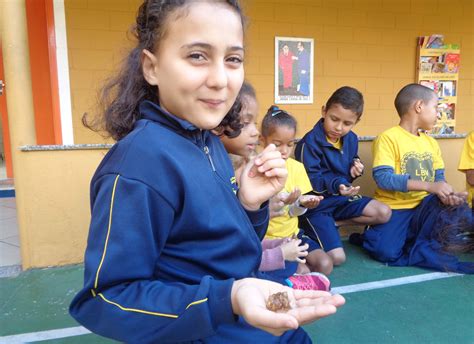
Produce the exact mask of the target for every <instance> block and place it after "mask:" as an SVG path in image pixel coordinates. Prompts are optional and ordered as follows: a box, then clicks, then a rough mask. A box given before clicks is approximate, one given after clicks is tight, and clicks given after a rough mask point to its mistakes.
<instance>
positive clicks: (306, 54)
mask: <svg viewBox="0 0 474 344" xmlns="http://www.w3.org/2000/svg"><path fill="white" fill-rule="evenodd" d="M313 50H314V40H313V39H311V38H299V37H275V104H312V103H313V60H314V53H313Z"/></svg>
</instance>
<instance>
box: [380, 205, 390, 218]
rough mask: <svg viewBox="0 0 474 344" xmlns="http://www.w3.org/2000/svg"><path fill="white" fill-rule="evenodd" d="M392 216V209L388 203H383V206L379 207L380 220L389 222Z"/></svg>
mask: <svg viewBox="0 0 474 344" xmlns="http://www.w3.org/2000/svg"><path fill="white" fill-rule="evenodd" d="M391 217H392V209H390V207H389V206H388V205H386V204H383V203H382V206H381V207H380V208H379V221H380V223H387V222H388V221H389V220H390V218H391Z"/></svg>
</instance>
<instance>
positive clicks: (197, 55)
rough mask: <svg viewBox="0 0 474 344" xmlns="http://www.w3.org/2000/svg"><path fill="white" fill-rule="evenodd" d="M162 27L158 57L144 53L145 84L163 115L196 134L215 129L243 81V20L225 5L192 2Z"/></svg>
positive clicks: (154, 54) (156, 54)
mask: <svg viewBox="0 0 474 344" xmlns="http://www.w3.org/2000/svg"><path fill="white" fill-rule="evenodd" d="M178 11H179V10H178ZM176 14H179V15H176ZM166 25H167V27H166V29H165V34H164V36H163V38H162V39H161V41H160V42H159V44H158V47H157V51H156V52H154V53H151V52H149V51H147V50H144V51H143V58H142V67H143V73H144V76H145V79H146V80H147V82H148V83H149V84H151V85H157V86H158V89H159V99H160V105H161V107H162V108H163V109H165V110H166V111H168V112H169V113H171V114H173V115H175V116H177V117H179V118H182V119H185V120H187V121H189V122H191V123H192V124H194V125H195V126H197V127H198V128H201V129H212V128H215V127H217V126H218V125H219V123H220V122H221V121H222V119H223V118H224V116H225V115H226V113H227V112H228V111H229V109H230V108H231V106H232V104H233V103H234V101H235V99H236V97H237V94H238V92H239V90H240V87H241V86H242V82H243V79H244V67H243V58H244V49H243V29H242V23H241V18H240V16H239V14H238V13H237V12H235V11H234V10H233V9H232V8H231V7H229V6H228V5H226V4H223V3H217V2H191V3H190V5H189V6H188V7H187V9H186V11H185V12H178V13H176V12H175V13H171V14H170V15H169V16H168V18H167V24H166Z"/></svg>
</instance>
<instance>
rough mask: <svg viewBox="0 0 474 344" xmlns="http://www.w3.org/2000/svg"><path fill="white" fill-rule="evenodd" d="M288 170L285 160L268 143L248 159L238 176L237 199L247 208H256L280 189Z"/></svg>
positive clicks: (273, 146)
mask: <svg viewBox="0 0 474 344" xmlns="http://www.w3.org/2000/svg"><path fill="white" fill-rule="evenodd" d="M287 176H288V171H287V170H286V165H285V160H283V159H282V158H281V154H280V152H279V151H277V150H276V147H275V145H274V144H270V145H268V146H267V147H265V149H264V150H263V151H262V152H261V153H260V154H258V155H257V156H256V157H255V159H252V160H250V161H249V163H248V164H247V166H246V167H245V169H244V171H243V173H242V176H241V177H240V183H241V185H240V190H239V199H240V202H241V203H242V205H243V206H244V208H246V209H247V210H257V209H259V208H260V205H261V204H262V203H263V202H265V201H267V200H268V199H270V197H272V196H274V195H275V194H276V193H278V192H279V191H281V190H282V189H283V187H284V186H285V182H286V177H287Z"/></svg>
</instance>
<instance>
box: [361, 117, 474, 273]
mask: <svg viewBox="0 0 474 344" xmlns="http://www.w3.org/2000/svg"><path fill="white" fill-rule="evenodd" d="M373 156H374V164H373V175H374V179H375V182H376V183H377V188H376V191H375V199H377V200H378V201H381V202H384V203H386V204H387V205H388V206H390V208H391V209H392V216H391V218H390V221H388V222H387V223H384V224H380V225H374V226H370V227H369V229H367V230H366V231H365V233H364V235H363V239H364V242H363V246H364V248H365V249H366V250H367V251H369V252H370V254H371V255H372V256H373V257H374V258H376V259H377V260H380V261H382V262H385V263H387V264H388V265H394V266H407V265H416V266H420V267H425V268H431V269H436V270H442V271H444V270H446V269H447V270H449V271H458V272H466V273H472V272H474V266H473V265H472V264H469V263H463V262H459V261H458V259H457V258H456V257H455V256H452V255H449V254H446V253H445V252H442V250H441V245H440V243H439V242H438V241H437V239H436V235H437V230H436V220H437V215H438V214H440V213H442V212H443V210H444V209H445V208H446V207H445V206H444V205H443V204H442V203H441V202H440V200H439V199H438V197H437V196H436V195H432V194H429V193H427V192H425V191H408V189H407V183H408V180H409V179H412V180H420V181H426V182H438V181H444V163H443V159H442V157H441V150H440V148H439V145H438V143H437V142H436V140H435V139H433V138H432V137H430V136H428V135H426V134H425V133H422V132H420V133H419V135H413V134H411V133H410V132H408V131H406V130H405V129H403V128H402V127H400V126H396V127H393V128H391V129H388V130H386V131H385V132H383V133H382V134H380V135H379V136H378V137H377V139H376V140H375V141H374V145H373ZM467 215H469V214H466V216H467Z"/></svg>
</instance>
